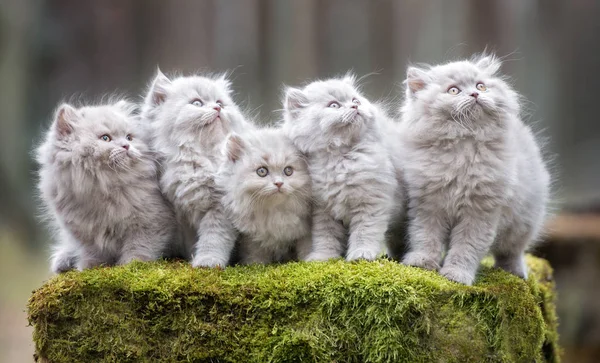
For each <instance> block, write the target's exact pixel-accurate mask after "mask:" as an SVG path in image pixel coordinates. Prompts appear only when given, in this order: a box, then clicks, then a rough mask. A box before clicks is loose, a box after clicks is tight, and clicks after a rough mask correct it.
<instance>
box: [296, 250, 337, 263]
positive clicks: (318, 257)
mask: <svg viewBox="0 0 600 363" xmlns="http://www.w3.org/2000/svg"><path fill="white" fill-rule="evenodd" d="M338 257H341V256H340V255H339V254H338V253H335V252H331V251H318V252H311V253H309V254H308V256H306V258H305V259H304V261H308V262H310V261H327V260H331V259H333V258H338Z"/></svg>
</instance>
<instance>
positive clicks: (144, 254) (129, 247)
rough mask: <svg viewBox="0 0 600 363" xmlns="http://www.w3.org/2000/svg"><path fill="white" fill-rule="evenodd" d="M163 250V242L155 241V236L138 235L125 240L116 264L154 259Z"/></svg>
mask: <svg viewBox="0 0 600 363" xmlns="http://www.w3.org/2000/svg"><path fill="white" fill-rule="evenodd" d="M163 251H164V243H156V235H155V236H139V237H135V238H132V239H131V240H130V241H127V242H126V243H125V245H124V246H123V249H122V250H121V256H119V259H118V260H117V265H125V264H128V263H129V262H131V261H133V260H137V261H154V260H157V259H159V258H160V256H161V254H162V252H163Z"/></svg>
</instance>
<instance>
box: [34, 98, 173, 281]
mask: <svg viewBox="0 0 600 363" xmlns="http://www.w3.org/2000/svg"><path fill="white" fill-rule="evenodd" d="M134 109H135V106H133V105H132V104H130V103H128V102H126V101H119V102H117V103H115V104H111V105H104V106H95V107H82V108H79V109H76V108H73V107H72V106H70V105H68V104H63V105H61V106H60V107H59V108H58V110H57V112H56V115H55V117H54V122H53V124H52V126H51V128H50V130H49V131H48V133H47V135H46V137H45V141H44V142H43V144H42V145H41V146H40V147H39V148H38V149H37V161H38V163H39V164H40V169H39V184H38V188H39V191H40V195H41V199H42V201H43V203H44V205H45V209H46V211H47V218H48V219H49V220H50V222H51V223H52V224H53V225H54V227H55V228H56V233H57V237H58V241H57V244H56V246H55V248H54V253H53V255H52V262H51V269H52V271H53V272H55V273H59V272H64V271H67V270H70V269H72V268H75V267H76V268H78V269H80V270H82V269H86V268H90V267H94V266H98V265H103V264H104V265H112V264H125V263H128V262H130V261H131V260H134V259H137V260H142V261H150V260H154V259H157V258H159V257H160V256H161V255H162V254H163V253H166V251H167V250H168V249H169V248H170V243H172V242H174V241H173V240H174V238H175V217H174V214H173V212H172V211H171V209H170V207H169V206H168V204H167V202H166V201H165V200H164V199H163V197H162V195H161V193H160V189H159V186H158V180H157V176H156V167H155V162H154V157H153V155H152V154H151V153H150V152H149V150H148V148H147V146H146V144H145V143H144V142H143V141H142V140H141V139H140V138H139V137H138V130H139V125H138V123H137V120H136V119H135V117H134V116H133V115H132V112H133V111H134Z"/></svg>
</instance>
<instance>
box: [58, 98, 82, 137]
mask: <svg viewBox="0 0 600 363" xmlns="http://www.w3.org/2000/svg"><path fill="white" fill-rule="evenodd" d="M76 120H77V110H75V109H74V108H73V107H72V106H70V105H68V104H66V103H63V104H62V105H60V107H59V108H58V110H56V114H55V116H54V125H53V127H54V130H55V131H56V134H57V135H58V137H65V136H68V135H70V134H71V133H72V132H73V124H74V123H75V121H76Z"/></svg>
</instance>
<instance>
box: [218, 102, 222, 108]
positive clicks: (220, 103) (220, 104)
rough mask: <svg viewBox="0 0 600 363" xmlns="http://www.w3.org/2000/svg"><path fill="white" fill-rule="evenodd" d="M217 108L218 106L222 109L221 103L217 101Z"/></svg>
mask: <svg viewBox="0 0 600 363" xmlns="http://www.w3.org/2000/svg"><path fill="white" fill-rule="evenodd" d="M217 106H219V107H221V108H223V101H220V100H219V101H217Z"/></svg>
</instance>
